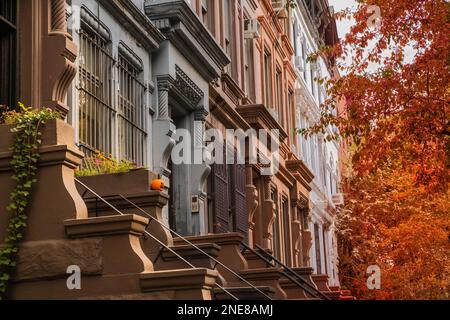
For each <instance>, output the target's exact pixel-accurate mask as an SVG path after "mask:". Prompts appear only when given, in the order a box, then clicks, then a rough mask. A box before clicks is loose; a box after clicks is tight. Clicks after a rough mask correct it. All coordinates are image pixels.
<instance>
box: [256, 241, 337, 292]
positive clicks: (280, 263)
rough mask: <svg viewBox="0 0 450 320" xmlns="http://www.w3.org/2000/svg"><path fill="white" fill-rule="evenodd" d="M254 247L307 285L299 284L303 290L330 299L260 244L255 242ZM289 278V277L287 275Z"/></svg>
mask: <svg viewBox="0 0 450 320" xmlns="http://www.w3.org/2000/svg"><path fill="white" fill-rule="evenodd" d="M255 246H256V248H257V249H258V250H260V251H261V252H263V254H264V255H266V256H268V257H269V258H270V259H272V260H273V261H275V263H277V264H278V265H280V266H281V267H282V268H283V269H284V270H285V271H286V272H289V273H291V275H293V276H294V277H295V278H296V279H298V280H300V281H301V282H302V284H304V285H306V286H307V287H309V289H306V288H303V286H301V287H302V288H303V289H304V290H312V291H313V292H314V295H319V296H320V297H322V298H323V299H325V300H330V298H329V297H327V296H326V295H325V294H324V293H323V292H322V291H320V290H319V289H317V288H316V287H314V286H313V285H311V284H310V283H309V282H308V281H306V280H305V279H303V278H302V277H301V276H299V275H298V274H297V273H296V272H295V271H294V270H292V269H291V268H290V267H288V266H287V265H285V264H284V263H283V262H281V261H280V260H279V259H277V258H276V257H275V256H274V255H272V254H270V253H269V252H267V251H266V250H264V248H262V247H261V246H260V245H258V244H256V245H255ZM285 276H286V277H287V274H285ZM287 278H289V277H287ZM289 279H290V278H289ZM297 282H298V281H295V283H296V284H297ZM308 293H310V294H312V293H311V292H309V291H308Z"/></svg>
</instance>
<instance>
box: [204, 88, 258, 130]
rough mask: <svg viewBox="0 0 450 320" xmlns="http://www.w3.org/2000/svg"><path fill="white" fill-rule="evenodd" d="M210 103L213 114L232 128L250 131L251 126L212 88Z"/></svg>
mask: <svg viewBox="0 0 450 320" xmlns="http://www.w3.org/2000/svg"><path fill="white" fill-rule="evenodd" d="M209 102H210V110H211V113H212V114H214V115H215V116H216V117H217V118H219V119H220V121H221V122H223V123H224V124H225V125H227V126H229V127H230V128H235V129H242V130H248V129H250V128H251V127H250V125H249V124H248V123H247V122H246V121H245V119H244V118H243V117H242V116H241V115H240V114H239V113H238V112H237V111H236V110H235V109H234V108H233V107H232V106H230V105H229V104H228V103H227V102H226V100H225V99H224V98H223V97H222V96H220V94H219V93H218V92H217V91H216V90H215V89H214V88H213V87H212V86H210V92H209Z"/></svg>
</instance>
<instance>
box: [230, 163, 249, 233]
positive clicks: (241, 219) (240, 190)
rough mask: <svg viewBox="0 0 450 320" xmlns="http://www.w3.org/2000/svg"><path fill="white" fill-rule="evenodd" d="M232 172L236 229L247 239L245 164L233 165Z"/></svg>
mask: <svg viewBox="0 0 450 320" xmlns="http://www.w3.org/2000/svg"><path fill="white" fill-rule="evenodd" d="M233 171H234V172H233V174H234V186H233V187H234V188H233V189H234V197H233V200H234V202H235V203H233V207H234V216H235V221H236V231H237V232H240V233H241V234H242V235H244V236H245V241H247V233H248V218H247V202H246V196H245V165H243V164H236V165H233Z"/></svg>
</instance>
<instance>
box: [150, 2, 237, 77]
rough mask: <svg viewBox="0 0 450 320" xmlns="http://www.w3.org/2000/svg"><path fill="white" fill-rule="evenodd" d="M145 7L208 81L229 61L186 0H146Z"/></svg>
mask: <svg viewBox="0 0 450 320" xmlns="http://www.w3.org/2000/svg"><path fill="white" fill-rule="evenodd" d="M144 9H145V13H146V14H147V16H148V17H149V18H150V19H151V20H152V21H154V22H155V24H156V25H157V27H158V28H159V29H160V30H161V32H162V33H163V34H164V35H165V36H166V37H167V39H169V40H170V41H171V42H172V43H173V44H174V45H175V46H176V47H177V49H178V50H179V51H180V52H181V53H182V54H183V55H184V56H185V57H186V58H187V59H188V60H189V61H190V62H191V63H192V64H193V65H194V67H196V68H197V70H198V71H199V72H200V73H201V74H202V76H203V77H205V79H206V80H207V81H212V80H214V79H216V78H218V77H219V76H220V74H221V70H222V69H223V68H224V67H225V66H226V65H228V64H229V63H230V62H231V60H230V58H229V57H228V56H227V54H226V53H225V52H224V50H223V49H222V48H221V47H220V45H219V44H218V43H217V42H216V40H215V38H214V37H213V36H212V35H211V33H210V32H209V30H208V29H207V28H206V27H205V26H204V25H203V23H202V22H201V21H200V18H199V17H198V16H197V15H196V13H195V12H194V11H193V10H192V8H191V6H190V5H189V4H188V3H187V2H186V1H185V0H146V1H145V3H144Z"/></svg>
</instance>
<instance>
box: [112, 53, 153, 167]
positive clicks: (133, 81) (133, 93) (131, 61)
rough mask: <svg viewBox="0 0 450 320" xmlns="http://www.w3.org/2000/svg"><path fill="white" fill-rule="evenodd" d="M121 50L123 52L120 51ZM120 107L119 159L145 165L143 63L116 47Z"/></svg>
mask: <svg viewBox="0 0 450 320" xmlns="http://www.w3.org/2000/svg"><path fill="white" fill-rule="evenodd" d="M121 48H122V49H121ZM118 69H119V70H118V71H119V101H118V102H119V103H118V108H119V110H118V123H117V127H118V136H119V143H118V147H119V158H120V159H126V160H129V161H133V162H135V163H136V164H138V165H144V163H145V148H144V146H145V145H146V144H147V141H146V138H147V133H146V131H145V128H146V115H145V91H146V88H145V85H144V84H143V83H142V82H141V81H140V78H141V76H142V61H140V60H139V59H138V58H137V57H134V56H133V54H132V52H130V51H128V50H127V49H126V47H124V46H121V47H119V64H118Z"/></svg>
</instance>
